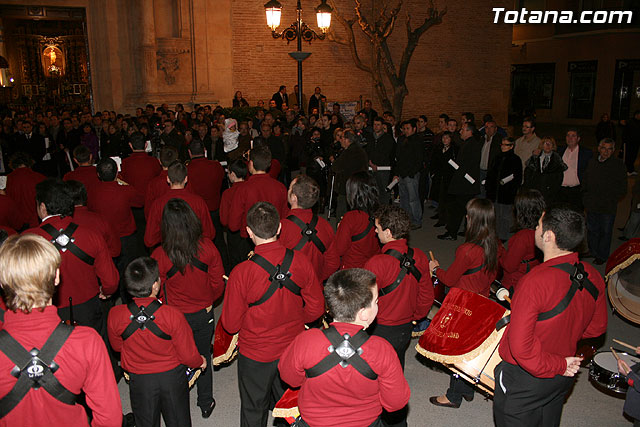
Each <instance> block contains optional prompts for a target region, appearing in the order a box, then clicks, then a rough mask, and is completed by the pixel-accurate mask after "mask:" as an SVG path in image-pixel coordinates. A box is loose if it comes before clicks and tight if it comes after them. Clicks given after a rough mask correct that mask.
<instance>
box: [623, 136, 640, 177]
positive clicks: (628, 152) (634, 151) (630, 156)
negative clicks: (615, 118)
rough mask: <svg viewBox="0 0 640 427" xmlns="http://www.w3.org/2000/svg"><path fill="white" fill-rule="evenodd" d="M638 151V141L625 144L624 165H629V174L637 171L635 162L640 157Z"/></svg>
mask: <svg viewBox="0 0 640 427" xmlns="http://www.w3.org/2000/svg"><path fill="white" fill-rule="evenodd" d="M638 149H640V143H639V142H637V141H633V142H626V143H625V144H624V150H625V153H624V163H625V164H626V165H627V172H633V171H634V170H635V166H634V164H635V162H636V158H637V157H638Z"/></svg>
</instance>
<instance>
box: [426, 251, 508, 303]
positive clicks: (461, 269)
mask: <svg viewBox="0 0 640 427" xmlns="http://www.w3.org/2000/svg"><path fill="white" fill-rule="evenodd" d="M503 252H504V248H503V247H502V244H499V246H498V259H500V257H501V256H502V253H503ZM482 264H484V250H483V249H482V247H481V246H478V245H476V244H473V243H463V244H462V245H460V246H458V249H456V256H455V259H454V260H453V264H451V266H450V267H449V269H448V270H445V269H443V268H438V269H437V270H436V276H438V279H439V280H440V281H441V282H442V283H444V284H445V285H447V286H449V287H450V288H460V289H464V290H467V291H470V292H475V293H476V294H480V295H482V296H485V297H488V296H489V290H490V289H491V284H492V283H493V281H494V280H496V277H498V271H497V270H496V271H487V269H486V268H483V269H482V270H480V271H478V272H476V273H473V274H466V275H465V274H464V273H465V272H466V271H467V270H470V269H472V268H476V267H480V266H481V265H482Z"/></svg>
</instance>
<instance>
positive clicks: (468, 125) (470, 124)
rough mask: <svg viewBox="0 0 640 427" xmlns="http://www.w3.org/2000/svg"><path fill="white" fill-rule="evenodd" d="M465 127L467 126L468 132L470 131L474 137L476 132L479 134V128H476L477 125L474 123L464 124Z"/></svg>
mask: <svg viewBox="0 0 640 427" xmlns="http://www.w3.org/2000/svg"><path fill="white" fill-rule="evenodd" d="M464 126H466V127H467V130H470V131H471V133H472V134H473V135H475V134H476V132H478V128H477V127H476V125H475V124H473V122H467V123H465V124H464Z"/></svg>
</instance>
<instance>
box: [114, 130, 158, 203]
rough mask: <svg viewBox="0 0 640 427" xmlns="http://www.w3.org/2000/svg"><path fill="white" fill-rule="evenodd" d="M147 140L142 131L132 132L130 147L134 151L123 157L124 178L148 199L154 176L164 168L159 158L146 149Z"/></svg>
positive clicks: (122, 173)
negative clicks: (150, 154)
mask: <svg viewBox="0 0 640 427" xmlns="http://www.w3.org/2000/svg"><path fill="white" fill-rule="evenodd" d="M146 143H147V142H146V141H145V140H144V135H142V133H140V132H135V133H133V134H131V137H130V141H129V147H130V148H131V151H132V153H131V154H130V155H129V157H126V158H124V159H122V172H121V176H122V180H123V181H125V182H126V183H127V184H129V185H132V186H133V188H135V189H136V190H138V192H139V193H141V194H142V195H143V196H144V197H145V200H146V196H147V188H148V187H149V183H150V182H151V180H152V179H153V178H155V177H156V176H158V175H159V174H160V171H161V170H162V168H161V167H160V164H159V163H158V160H157V159H155V158H154V157H151V156H149V154H147V152H146V151H145V146H146Z"/></svg>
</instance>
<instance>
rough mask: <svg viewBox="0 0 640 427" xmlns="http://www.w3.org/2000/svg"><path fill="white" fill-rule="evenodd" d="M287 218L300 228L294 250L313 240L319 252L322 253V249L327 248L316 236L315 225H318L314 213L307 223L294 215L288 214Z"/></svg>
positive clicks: (316, 216)
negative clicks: (299, 235)
mask: <svg viewBox="0 0 640 427" xmlns="http://www.w3.org/2000/svg"><path fill="white" fill-rule="evenodd" d="M287 219H288V220H289V221H291V222H293V223H294V224H295V225H297V226H298V228H300V234H301V235H302V237H300V241H298V244H297V245H296V246H295V247H294V248H293V249H294V250H296V251H299V250H301V249H302V248H304V247H305V245H306V244H307V243H308V242H313V244H314V245H316V248H318V250H319V251H320V252H321V253H324V251H326V250H327V248H326V247H325V246H324V243H322V240H320V238H319V237H318V230H316V225H318V215H315V214H314V215H313V216H312V217H311V222H309V223H308V224H307V223H305V222H304V221H302V220H301V219H300V218H298V217H297V216H295V215H289V216H288V217H287Z"/></svg>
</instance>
